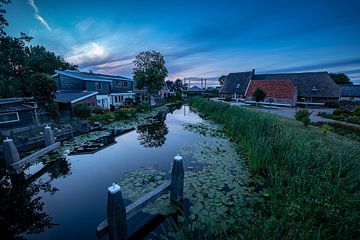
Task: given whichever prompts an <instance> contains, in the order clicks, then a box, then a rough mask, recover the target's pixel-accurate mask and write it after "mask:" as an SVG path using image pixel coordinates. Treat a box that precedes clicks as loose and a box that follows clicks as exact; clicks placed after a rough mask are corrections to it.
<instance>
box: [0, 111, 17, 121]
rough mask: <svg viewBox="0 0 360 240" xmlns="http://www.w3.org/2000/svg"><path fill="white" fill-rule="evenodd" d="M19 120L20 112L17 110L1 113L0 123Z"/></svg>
mask: <svg viewBox="0 0 360 240" xmlns="http://www.w3.org/2000/svg"><path fill="white" fill-rule="evenodd" d="M17 121H19V114H18V113H17V112H13V113H2V114H0V124H1V123H10V122H17Z"/></svg>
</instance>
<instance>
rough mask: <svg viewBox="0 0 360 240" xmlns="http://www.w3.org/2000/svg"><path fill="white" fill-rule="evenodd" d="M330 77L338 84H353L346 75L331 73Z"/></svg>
mask: <svg viewBox="0 0 360 240" xmlns="http://www.w3.org/2000/svg"><path fill="white" fill-rule="evenodd" d="M329 75H330V77H331V78H332V79H333V80H334V82H335V83H336V84H352V82H351V81H350V78H349V77H348V76H347V75H346V74H345V73H330V74H329Z"/></svg>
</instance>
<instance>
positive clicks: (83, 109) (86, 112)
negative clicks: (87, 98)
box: [74, 104, 91, 119]
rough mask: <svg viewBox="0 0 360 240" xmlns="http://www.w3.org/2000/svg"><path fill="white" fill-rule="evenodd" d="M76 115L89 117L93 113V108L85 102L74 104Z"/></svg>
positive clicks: (84, 117) (83, 117)
mask: <svg viewBox="0 0 360 240" xmlns="http://www.w3.org/2000/svg"><path fill="white" fill-rule="evenodd" d="M74 114H75V117H78V118H81V119H87V118H89V117H90V115H91V108H90V107H89V106H88V105H85V104H79V105H75V106H74Z"/></svg>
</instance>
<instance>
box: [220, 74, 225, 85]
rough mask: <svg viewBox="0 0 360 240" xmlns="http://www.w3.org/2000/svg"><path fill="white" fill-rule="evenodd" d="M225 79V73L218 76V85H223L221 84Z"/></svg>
mask: <svg viewBox="0 0 360 240" xmlns="http://www.w3.org/2000/svg"><path fill="white" fill-rule="evenodd" d="M225 79H226V76H225V75H222V76H221V77H219V83H220V85H223V84H224V82H225Z"/></svg>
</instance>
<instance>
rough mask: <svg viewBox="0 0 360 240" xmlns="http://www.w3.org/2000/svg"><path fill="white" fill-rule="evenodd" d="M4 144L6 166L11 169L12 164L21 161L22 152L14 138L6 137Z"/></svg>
mask: <svg viewBox="0 0 360 240" xmlns="http://www.w3.org/2000/svg"><path fill="white" fill-rule="evenodd" d="M3 145H4V156H5V162H6V168H7V169H8V170H9V171H10V170H11V169H10V168H11V164H13V163H15V162H17V161H20V154H19V151H18V150H17V148H16V146H15V144H14V141H13V140H12V139H9V138H7V139H5V140H4V142H3Z"/></svg>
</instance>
